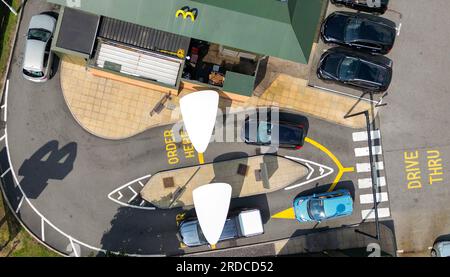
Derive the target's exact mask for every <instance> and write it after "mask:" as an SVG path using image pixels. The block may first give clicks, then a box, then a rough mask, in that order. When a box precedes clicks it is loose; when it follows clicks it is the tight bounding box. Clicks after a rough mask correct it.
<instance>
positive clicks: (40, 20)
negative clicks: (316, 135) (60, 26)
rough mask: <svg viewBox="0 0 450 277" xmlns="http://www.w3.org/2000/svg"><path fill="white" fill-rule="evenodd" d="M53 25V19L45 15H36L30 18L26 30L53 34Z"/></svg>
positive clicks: (54, 21) (54, 22)
mask: <svg viewBox="0 0 450 277" xmlns="http://www.w3.org/2000/svg"><path fill="white" fill-rule="evenodd" d="M55 25H56V19H55V18H53V17H51V16H49V15H46V14H38V15H35V16H33V17H32V18H31V20H30V25H29V27H28V29H45V30H47V31H50V32H52V33H53V31H54V30H55Z"/></svg>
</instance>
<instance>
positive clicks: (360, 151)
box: [355, 146, 383, 157]
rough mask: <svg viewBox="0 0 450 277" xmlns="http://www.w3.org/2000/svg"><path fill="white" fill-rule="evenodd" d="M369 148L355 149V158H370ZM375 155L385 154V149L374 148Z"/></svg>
mask: <svg viewBox="0 0 450 277" xmlns="http://www.w3.org/2000/svg"><path fill="white" fill-rule="evenodd" d="M369 154H370V153H369V147H362V148H355V156H356V157H367V156H369ZM372 154H373V155H381V154H383V149H382V148H381V146H373V147H372Z"/></svg>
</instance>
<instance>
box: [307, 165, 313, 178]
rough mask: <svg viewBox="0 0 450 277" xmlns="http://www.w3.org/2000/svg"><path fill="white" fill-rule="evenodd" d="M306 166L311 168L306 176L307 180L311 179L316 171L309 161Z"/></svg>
mask: <svg viewBox="0 0 450 277" xmlns="http://www.w3.org/2000/svg"><path fill="white" fill-rule="evenodd" d="M306 166H307V167H308V168H309V174H308V177H306V180H309V179H311V176H312V175H313V173H314V168H313V167H311V166H310V165H309V163H306Z"/></svg>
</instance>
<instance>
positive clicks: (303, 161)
mask: <svg viewBox="0 0 450 277" xmlns="http://www.w3.org/2000/svg"><path fill="white" fill-rule="evenodd" d="M285 158H286V159H290V160H294V161H298V162H301V163H304V164H308V163H309V164H313V165H315V166H318V167H319V168H320V167H322V168H323V169H325V170H328V173H327V174H325V175H321V176H319V177H316V178H314V179H312V180H308V181H306V182H303V183H300V184H297V185H293V186H290V187H287V188H285V189H284V190H291V189H295V188H298V187H301V186H304V185H307V184H310V183H313V182H315V181H318V180H320V179H323V178H325V177H327V176H329V175H331V174H333V173H334V169H332V168H330V167H328V166H324V165H321V164H318V163H315V162H311V161H308V160H304V159H300V158H295V157H289V156H285Z"/></svg>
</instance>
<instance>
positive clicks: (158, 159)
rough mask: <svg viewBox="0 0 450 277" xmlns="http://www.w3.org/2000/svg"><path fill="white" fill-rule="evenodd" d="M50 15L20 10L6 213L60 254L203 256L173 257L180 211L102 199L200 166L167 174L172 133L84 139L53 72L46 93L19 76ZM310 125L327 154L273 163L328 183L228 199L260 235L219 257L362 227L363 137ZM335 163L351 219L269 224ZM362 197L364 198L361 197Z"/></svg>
mask: <svg viewBox="0 0 450 277" xmlns="http://www.w3.org/2000/svg"><path fill="white" fill-rule="evenodd" d="M49 8H50V7H49V6H48V4H46V3H45V2H41V1H29V2H28V4H27V6H26V8H25V10H24V18H23V20H22V24H21V27H20V31H19V32H20V33H19V38H18V42H17V47H16V49H15V52H14V57H13V63H12V65H11V72H10V74H9V80H10V86H9V92H8V98H7V103H6V104H7V111H8V114H7V116H8V117H7V119H8V126H7V132H6V133H5V135H6V137H5V139H3V140H2V142H1V143H2V144H1V145H2V152H1V166H2V170H3V172H4V173H5V174H4V175H3V178H4V184H5V185H4V190H5V193H6V194H7V196H8V200H9V202H10V204H11V206H12V208H13V209H14V210H15V211H16V212H17V214H18V216H19V217H20V219H21V220H22V221H23V222H24V224H25V225H26V226H27V227H28V228H29V229H30V230H31V231H32V232H33V233H34V235H35V236H36V237H38V238H39V239H41V240H42V241H44V242H45V243H46V244H47V245H49V246H51V247H53V248H55V249H57V250H58V251H60V252H62V253H65V254H68V255H73V256H88V255H97V254H99V255H102V254H104V253H105V251H115V252H121V253H127V254H131V255H178V254H183V253H187V252H196V251H204V250H205V248H202V247H199V248H192V249H181V248H180V243H179V240H178V239H177V237H176V232H177V225H176V221H175V218H176V215H177V214H179V213H180V212H182V211H183V210H182V209H172V210H159V209H156V210H149V209H145V208H142V207H146V208H150V207H151V204H149V203H146V204H145V205H144V206H140V205H134V206H133V205H132V206H131V207H130V206H129V205H121V204H120V203H117V202H115V201H112V200H111V199H110V198H109V197H108V195H110V194H111V192H113V191H116V190H117V189H120V188H121V187H123V186H124V184H128V183H129V182H132V181H133V180H138V179H140V178H144V179H145V178H146V176H148V175H152V174H155V173H157V172H160V171H163V170H168V169H173V168H178V167H185V166H190V165H195V164H198V160H195V159H189V160H188V159H181V160H180V162H179V163H177V164H174V165H172V164H170V163H169V161H168V159H167V152H166V149H165V143H164V132H165V131H166V130H170V129H171V126H161V127H157V128H154V129H151V130H148V131H146V132H144V133H142V134H140V135H138V136H136V137H133V138H130V139H126V140H121V141H109V140H104V139H100V138H97V137H95V136H93V135H91V134H89V133H87V132H86V131H85V130H84V129H82V127H80V126H79V125H78V124H77V122H76V121H75V120H74V118H73V117H72V115H71V113H70V111H69V110H68V108H67V106H66V104H65V102H64V99H63V95H62V92H61V86H60V79H59V72H58V71H56V75H55V76H54V78H52V79H51V80H50V81H49V82H47V83H45V84H34V83H31V82H28V81H25V80H24V79H23V77H22V76H21V64H22V60H23V54H24V53H23V49H24V39H25V37H24V36H23V35H22V34H24V33H25V32H26V27H27V25H28V22H29V20H30V17H31V16H32V15H34V14H37V13H38V12H40V11H45V10H48V9H49ZM309 121H310V133H309V138H310V139H312V140H313V141H315V142H318V143H320V145H322V146H324V147H325V149H324V148H322V149H320V147H317V145H314V144H312V143H307V144H306V145H305V147H304V148H303V149H302V150H300V151H293V150H280V151H279V152H278V153H277V154H278V155H280V156H292V157H294V158H300V159H303V162H302V163H304V161H311V162H314V163H317V164H320V165H323V166H327V167H329V168H331V169H332V170H333V174H331V175H329V176H327V177H325V178H321V179H317V180H315V181H314V180H313V181H311V180H299V182H301V183H305V184H304V185H302V186H300V187H298V188H296V189H293V190H289V191H286V190H281V191H278V192H274V193H271V194H268V195H260V196H254V197H248V198H243V199H233V200H232V203H231V209H233V208H236V207H251V208H259V209H261V211H262V214H263V221H264V229H265V234H264V235H261V236H257V237H253V238H248V239H239V240H237V241H229V242H224V243H220V244H219V245H218V248H226V247H232V246H239V245H247V244H255V243H260V242H266V241H274V240H278V239H285V238H290V237H293V236H299V235H302V234H307V233H311V232H315V231H318V230H324V229H328V228H336V227H341V226H346V225H354V224H359V223H361V222H363V221H365V218H364V216H363V215H362V213H363V212H362V210H363V209H366V210H367V209H371V203H370V195H369V194H370V192H371V190H370V189H368V188H366V187H364V184H363V185H361V184H360V183H359V182H360V179H363V178H367V177H369V176H370V175H369V173H368V172H359V170H357V169H356V168H357V164H362V163H368V162H369V161H368V157H366V156H365V155H362V156H361V157H355V148H358V147H359V148H361V147H366V146H367V144H365V143H366V142H364V141H362V142H361V141H358V140H355V139H354V133H355V132H361V131H364V130H352V129H349V128H345V127H341V126H338V125H333V124H330V123H327V122H324V121H321V120H318V119H315V118H311V117H310V118H309ZM239 128H240V126H239ZM256 150H257V149H256V148H255V147H253V146H248V145H245V144H243V143H240V142H235V143H212V144H211V145H210V147H209V148H208V150H207V152H206V154H205V161H206V162H213V161H215V160H222V159H231V158H237V157H243V156H254V155H255V154H256ZM324 150H326V151H324ZM330 153H331V154H332V156H333V157H335V159H333V158H332V156H331V155H330ZM8 154H9V156H8ZM336 161H338V162H340V163H341V164H342V166H343V167H345V168H353V169H354V171H352V172H347V173H345V174H343V176H342V178H340V181H341V182H340V183H339V184H337V186H336V189H338V188H347V189H349V190H350V191H351V192H352V193H353V196H354V198H355V211H354V214H353V215H352V216H351V217H347V218H343V219H339V220H333V221H330V222H324V223H322V224H320V225H317V226H315V225H313V224H305V225H301V224H299V223H297V222H296V221H294V220H288V219H273V218H271V217H272V216H273V215H274V214H276V213H278V212H281V211H283V210H286V209H288V208H290V207H291V205H292V201H293V199H294V198H295V196H296V195H298V194H300V193H302V194H309V193H314V192H321V191H326V190H328V189H329V188H330V186H331V184H332V183H333V181H334V180H335V179H336V176H337V175H338V173H339V167H338V166H337V163H336ZM10 162H11V164H12V167H11V166H10ZM358 168H359V167H358ZM318 171H319V170H316V174H318V173H317V172H318ZM362 171H364V170H362ZM319 177H320V176H319ZM144 179H142V180H144ZM312 179H313V178H312ZM19 184H20V185H19ZM363 194H364V195H365V197H363V198H361V197H360V196H361V195H363ZM368 195H369V197H368ZM361 199H362V200H363V201H360V200H361ZM385 200H386V201H383V205H384V206H383V207H384V209H388V210H389V202H388V201H387V199H385ZM362 202H364V203H362ZM124 204H128V203H124ZM386 219H389V215H387V216H386Z"/></svg>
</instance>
